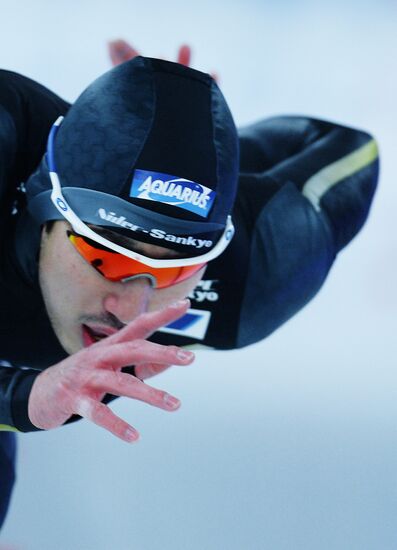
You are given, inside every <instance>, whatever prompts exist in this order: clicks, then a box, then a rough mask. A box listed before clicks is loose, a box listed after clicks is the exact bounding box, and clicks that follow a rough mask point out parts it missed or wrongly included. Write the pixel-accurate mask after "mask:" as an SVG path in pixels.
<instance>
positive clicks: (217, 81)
mask: <svg viewBox="0 0 397 550" xmlns="http://www.w3.org/2000/svg"><path fill="white" fill-rule="evenodd" d="M211 76H212V78H213V79H214V80H215V82H216V83H217V84H218V86H219V74H218V73H211Z"/></svg>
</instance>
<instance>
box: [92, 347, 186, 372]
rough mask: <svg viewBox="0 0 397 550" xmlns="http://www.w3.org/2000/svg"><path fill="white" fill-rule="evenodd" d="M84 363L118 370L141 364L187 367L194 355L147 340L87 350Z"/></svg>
mask: <svg viewBox="0 0 397 550" xmlns="http://www.w3.org/2000/svg"><path fill="white" fill-rule="evenodd" d="M88 349H89V352H88V353H87V354H86V358H85V363H86V364H87V365H90V366H92V367H94V368H95V367H97V368H100V369H107V370H108V369H112V370H114V369H120V368H122V367H128V366H129V365H135V364H142V363H167V364H169V365H189V364H190V363H192V362H193V360H194V357H195V356H194V353H193V352H191V351H188V350H182V349H181V348H178V347H177V346H163V345H162V344H155V343H154V342H148V341H147V340H132V341H128V342H120V343H117V344H113V343H111V345H109V346H107V347H102V348H99V346H98V347H97V348H94V347H93V346H92V347H91V348H88Z"/></svg>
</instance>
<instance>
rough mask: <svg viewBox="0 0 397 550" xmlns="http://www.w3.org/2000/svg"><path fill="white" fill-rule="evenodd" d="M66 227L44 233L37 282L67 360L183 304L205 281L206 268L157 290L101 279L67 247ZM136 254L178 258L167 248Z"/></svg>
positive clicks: (139, 282) (145, 283) (143, 247)
mask: <svg viewBox="0 0 397 550" xmlns="http://www.w3.org/2000/svg"><path fill="white" fill-rule="evenodd" d="M67 229H70V226H69V224H68V223H67V222H64V221H58V222H55V223H54V226H53V227H52V229H51V231H50V232H47V231H46V230H45V229H43V232H42V237H41V250H40V259H39V280H40V287H41V291H42V294H43V298H44V302H45V305H46V308H47V312H48V315H49V317H50V320H51V324H52V327H53V329H54V331H55V334H56V335H57V337H58V339H59V341H60V343H61V345H62V346H63V348H64V349H65V351H66V352H67V353H69V354H72V353H76V352H77V351H78V350H80V349H81V348H82V347H84V346H87V345H90V344H92V343H94V342H95V341H96V340H97V339H99V338H101V337H105V336H107V335H109V334H112V333H114V332H115V331H117V330H119V329H120V328H122V326H123V325H124V324H126V323H128V322H129V321H132V320H133V319H135V318H136V317H137V316H138V315H140V314H141V313H143V312H145V311H153V310H156V309H160V308H163V307H165V306H166V305H168V304H171V303H172V302H175V301H176V300H179V299H182V298H185V297H186V296H188V295H189V293H190V292H191V291H192V290H193V289H194V287H195V286H196V285H197V283H198V282H199V281H200V279H201V277H202V276H203V273H204V270H205V268H202V269H201V270H200V271H199V272H197V273H196V274H195V275H193V276H192V277H191V278H189V279H187V280H185V281H183V282H181V283H178V284H176V285H173V286H170V287H168V288H163V289H155V288H153V287H152V286H151V283H150V281H149V279H147V278H146V277H142V278H138V279H134V280H131V281H128V282H126V283H121V282H112V281H109V280H107V279H105V278H104V277H103V276H102V275H100V274H99V273H98V272H97V271H96V270H95V269H94V268H93V267H92V266H91V265H90V264H89V263H88V262H87V261H86V260H84V258H83V257H82V256H81V255H80V254H79V253H78V252H77V250H76V249H75V248H74V246H73V245H72V243H71V242H70V241H69V239H68V237H67V234H66V231H67ZM137 251H138V252H140V253H142V254H144V255H147V256H151V257H156V258H170V257H175V254H174V253H173V251H170V250H168V249H166V248H163V247H159V246H154V245H149V244H145V243H139V250H137Z"/></svg>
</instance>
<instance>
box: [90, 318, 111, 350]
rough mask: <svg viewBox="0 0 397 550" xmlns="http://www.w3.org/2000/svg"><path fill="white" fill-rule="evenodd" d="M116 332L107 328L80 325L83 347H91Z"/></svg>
mask: <svg viewBox="0 0 397 550" xmlns="http://www.w3.org/2000/svg"><path fill="white" fill-rule="evenodd" d="M115 332H117V330H114V329H111V328H108V327H91V326H88V325H84V324H83V325H82V338H83V345H84V347H85V348H86V347H88V346H92V344H96V342H99V341H100V340H103V339H104V338H107V337H108V336H111V335H112V334H114V333H115Z"/></svg>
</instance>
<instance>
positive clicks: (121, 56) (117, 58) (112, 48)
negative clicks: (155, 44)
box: [108, 40, 139, 66]
mask: <svg viewBox="0 0 397 550" xmlns="http://www.w3.org/2000/svg"><path fill="white" fill-rule="evenodd" d="M108 51H109V55H110V59H111V61H112V64H113V65H114V66H116V65H120V63H124V61H128V60H130V59H133V58H134V57H136V56H137V55H139V52H138V51H137V50H136V49H135V48H133V47H132V46H131V45H130V44H128V43H127V42H126V41H125V40H111V41H110V42H109V43H108Z"/></svg>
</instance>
